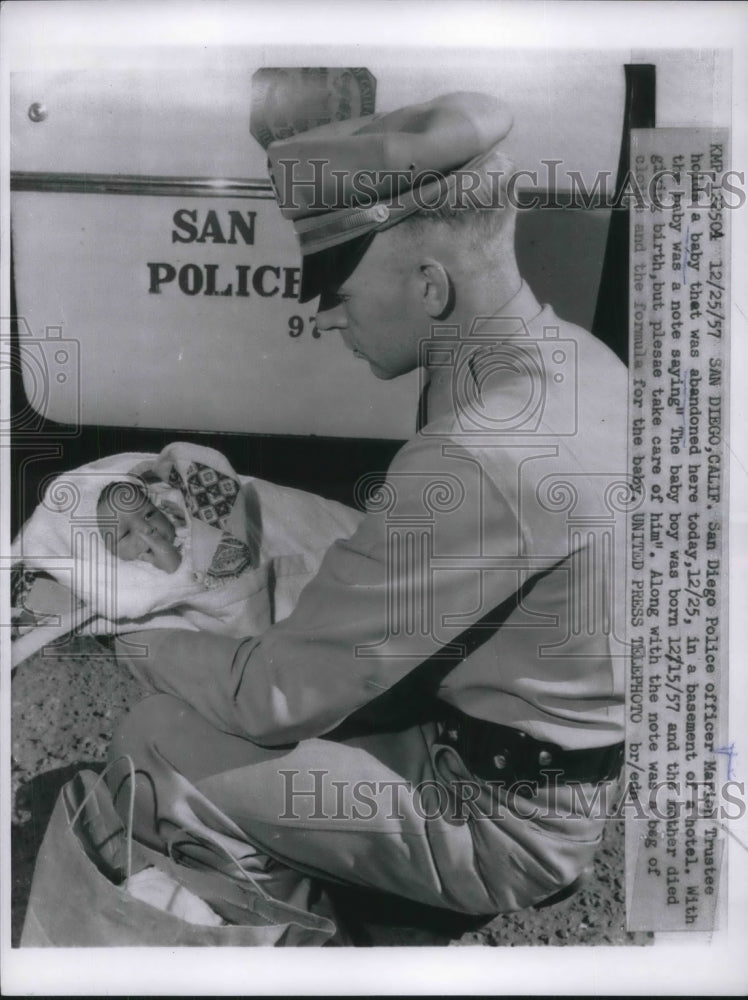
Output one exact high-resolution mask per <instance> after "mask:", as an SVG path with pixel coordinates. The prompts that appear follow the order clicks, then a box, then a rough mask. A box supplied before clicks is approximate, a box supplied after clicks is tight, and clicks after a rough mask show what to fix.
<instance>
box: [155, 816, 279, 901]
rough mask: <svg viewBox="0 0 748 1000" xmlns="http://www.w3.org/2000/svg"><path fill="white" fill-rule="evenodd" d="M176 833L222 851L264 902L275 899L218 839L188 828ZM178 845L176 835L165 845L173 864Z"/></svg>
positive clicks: (176, 862)
mask: <svg viewBox="0 0 748 1000" xmlns="http://www.w3.org/2000/svg"><path fill="white" fill-rule="evenodd" d="M178 833H183V834H185V835H186V836H188V837H191V838H192V839H191V840H188V841H185V843H194V842H197V843H198V844H199V843H200V842H204V843H205V844H207V845H208V846H209V847H211V848H214V849H215V850H216V851H218V852H223V854H225V855H226V857H227V858H228V860H229V861H230V862H231V863H232V864H233V866H234V867H235V868H236V870H237V871H238V872H239V874H240V875H241V878H242V881H243V882H249V884H250V885H251V886H252V887H253V888H254V889H255V890H256V891H257V892H258V893H259V894H260V896H262V898H263V899H264V900H265V901H266V902H274V901H275V900H274V899H273V897H272V896H271V895H270V894H269V893H268V892H266V891H265V889H263V887H262V886H261V885H260V883H259V882H258V881H257V879H256V878H255V877H254V876H253V875H252V874H251V872H248V871H247V870H246V868H242V865H241V862H240V861H239V859H238V858H237V857H236V855H235V854H233V852H232V851H230V850H229V849H228V847H226V845H225V844H222V843H221V842H220V841H217V840H213V839H212V838H210V837H206V836H204V835H203V834H201V835H200V836H196V835H194V834H191V833H190V832H189V831H188V830H184V829H182V830H179V831H178ZM178 846H179V842H178V841H177V840H176V837H171V838H170V839H169V841H168V842H167V845H166V849H167V852H168V855H169V858H170V860H171V861H173V862H174V864H179V862H178V861H177V859H176V858H175V857H174V853H173V852H174V848H175V847H178Z"/></svg>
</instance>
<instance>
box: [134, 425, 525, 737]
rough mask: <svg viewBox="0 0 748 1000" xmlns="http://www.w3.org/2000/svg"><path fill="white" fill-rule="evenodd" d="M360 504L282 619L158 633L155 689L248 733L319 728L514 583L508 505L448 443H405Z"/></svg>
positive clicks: (392, 679) (393, 679) (515, 548)
mask: <svg viewBox="0 0 748 1000" xmlns="http://www.w3.org/2000/svg"><path fill="white" fill-rule="evenodd" d="M368 507H369V513H368V514H367V516H366V517H365V518H364V519H363V521H362V523H361V525H360V527H359V529H358V530H357V531H356V533H355V534H354V535H353V536H352V537H351V538H350V539H346V540H341V541H338V542H336V543H335V544H333V546H332V547H331V548H330V550H329V551H328V552H327V554H326V556H325V558H324V560H323V562H322V565H321V568H320V570H319V573H318V574H317V576H316V577H315V578H314V579H313V580H312V581H311V582H310V583H309V584H308V585H307V587H306V588H305V590H304V591H303V592H302V594H301V597H300V599H299V602H298V604H297V606H296V609H295V610H294V612H293V613H292V614H291V615H290V616H289V617H288V618H287V619H285V620H284V621H283V622H281V623H279V624H278V625H275V626H273V627H271V628H270V629H268V630H267V631H266V632H265V633H263V634H262V635H261V636H259V637H256V638H252V639H247V640H243V641H242V640H235V639H227V638H226V637H219V636H211V635H206V634H197V635H196V634H195V633H190V634H185V635H178V634H177V635H174V634H172V638H170V640H169V641H166V640H164V641H162V642H160V644H159V647H158V648H157V649H154V655H155V657H156V660H157V661H158V670H157V676H156V677H154V678H153V681H154V683H155V684H156V685H157V686H158V687H159V689H161V690H164V691H168V692H169V693H173V694H176V695H178V696H179V697H181V698H182V699H184V700H185V701H187V702H189V703H190V704H191V705H193V707H194V708H196V709H197V710H198V711H200V712H201V713H202V714H203V715H205V716H206V717H207V718H208V719H209V720H210V721H211V722H213V724H214V725H217V726H218V727H219V728H221V729H222V730H224V731H227V732H232V733H236V734H240V735H244V736H246V737H248V738H250V739H252V740H254V741H255V742H258V743H263V744H266V745H277V744H283V743H288V742H292V741H296V740H299V739H303V738H307V737H311V736H319V735H322V734H324V733H326V732H328V731H330V730H331V729H334V728H335V727H336V726H337V725H338V724H339V723H340V722H342V721H343V720H344V719H345V718H346V717H347V716H349V715H350V714H351V713H352V712H354V711H355V710H357V709H358V708H360V707H362V706H363V705H365V704H366V703H367V702H369V701H371V700H372V699H374V698H376V697H377V696H379V695H380V694H382V693H383V692H384V691H386V690H387V689H389V688H390V687H392V685H393V684H395V683H397V681H399V680H400V679H402V678H403V677H405V675H406V674H408V673H409V672H410V671H411V670H413V669H414V668H415V667H416V666H418V664H419V663H421V662H423V661H424V660H426V659H427V658H428V657H430V656H431V655H432V654H433V653H434V652H436V651H437V650H438V649H440V648H441V647H442V646H443V645H444V644H445V643H447V642H449V641H450V640H451V639H453V638H454V637H455V636H457V635H459V634H460V632H462V631H463V630H464V629H466V628H467V627H468V626H469V625H471V624H472V623H473V622H474V621H476V620H477V619H478V618H480V617H482V616H483V615H485V614H486V613H487V612H488V611H490V610H491V609H492V608H493V607H495V606H496V605H497V604H499V603H500V602H501V601H503V600H505V599H506V598H507V597H509V596H511V594H513V593H514V592H515V591H516V590H517V588H518V586H519V584H520V583H521V578H520V576H519V571H518V570H517V569H516V567H515V568H507V567H506V564H505V563H506V557H507V556H513V557H516V556H517V555H518V553H519V552H520V551H521V548H522V541H521V538H520V529H519V523H518V520H517V517H516V515H515V513H514V512H513V510H512V509H511V507H510V505H509V503H508V502H507V501H506V499H505V498H504V496H502V494H501V492H500V491H499V490H498V489H497V487H496V485H495V484H494V483H493V482H492V481H491V480H490V479H488V478H487V477H486V476H485V474H484V472H483V470H482V468H481V466H480V465H479V463H478V462H477V461H476V460H475V458H474V457H472V456H471V455H470V454H469V453H468V452H467V451H465V450H464V449H462V448H460V447H459V446H458V445H455V444H450V445H446V444H445V443H444V441H443V439H436V440H433V441H431V440H428V439H422V438H416V439H414V440H413V441H411V442H409V443H408V444H407V445H405V446H404V448H403V449H402V450H401V451H400V452H399V453H398V455H397V457H396V459H395V461H394V462H393V464H392V466H391V467H390V469H389V471H388V473H387V478H386V480H385V482H384V483H383V484H382V486H381V487H380V488H379V489H374V490H373V491H372V492H371V495H370V496H369V501H368ZM497 557H498V558H497ZM502 559H503V560H504V564H501V565H496V563H497V562H498V563H501V560H502ZM492 561H493V562H492Z"/></svg>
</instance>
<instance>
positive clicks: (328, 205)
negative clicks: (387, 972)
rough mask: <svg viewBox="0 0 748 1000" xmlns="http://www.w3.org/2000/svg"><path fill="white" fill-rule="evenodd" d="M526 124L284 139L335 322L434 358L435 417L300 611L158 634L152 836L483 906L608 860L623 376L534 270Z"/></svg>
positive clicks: (286, 203)
mask: <svg viewBox="0 0 748 1000" xmlns="http://www.w3.org/2000/svg"><path fill="white" fill-rule="evenodd" d="M510 126H511V119H510V116H509V114H508V112H507V111H506V109H505V108H504V106H503V105H502V104H501V103H500V102H499V101H497V100H495V99H494V98H492V97H489V96H487V95H481V94H451V95H446V96H443V97H440V98H437V99H435V100H433V101H431V102H429V103H427V104H422V105H419V106H415V107H410V108H405V109H402V110H400V111H397V112H394V113H392V114H385V115H374V116H370V117H366V118H361V119H358V120H354V121H351V122H345V123H341V124H336V125H331V126H325V127H323V128H319V129H314V130H312V131H309V132H307V133H304V134H301V135H298V136H295V137H293V138H292V139H289V140H285V141H282V142H277V143H275V144H273V145H272V146H271V147H270V149H269V158H270V168H271V175H272V179H273V183H274V185H275V189H276V193H277V195H278V199H279V203H280V206H281V210H282V212H283V214H284V215H285V216H286V217H287V218H288V219H289V220H290V221H291V222H292V224H293V225H294V227H295V229H296V232H297V235H298V238H299V243H300V248H301V252H302V264H303V266H302V291H301V298H302V300H303V301H306V300H309V299H311V298H313V297H316V296H317V295H319V296H320V306H319V314H318V325H319V328H320V329H321V330H323V331H326V332H327V333H333V332H335V331H337V332H338V333H339V334H340V336H341V338H342V341H343V344H344V345H345V346H346V347H347V348H348V349H349V350H351V351H353V352H354V353H355V354H356V355H357V356H358V357H360V358H361V359H362V362H366V363H368V364H369V366H370V368H371V370H372V372H373V374H374V375H376V376H377V377H379V378H383V379H389V378H395V377H397V376H398V375H400V374H402V373H405V372H409V371H412V370H413V369H415V368H417V367H419V368H420V369H421V370H422V371H423V372H424V373H425V375H426V377H427V379H428V387H427V392H424V393H423V397H424V399H425V400H426V402H425V404H424V405H423V406H422V408H421V420H420V427H419V430H418V431H417V433H415V434H414V436H413V437H412V438H411V440H410V441H408V442H407V443H406V444H405V446H404V447H403V448H402V449H401V450H400V452H399V453H398V454H397V456H396V457H395V459H394V461H393V463H392V465H391V467H390V469H389V470H388V472H387V476H386V479H385V481H384V483H383V484H379V485H378V486H372V488H371V489H370V490H367V489H366V484H364V486H363V493H364V494H366V495H365V496H364V497H363V499H364V500H365V501H366V504H367V515H366V517H365V518H364V520H363V522H362V524H361V526H360V528H359V529H358V530H357V531H356V533H355V534H354V535H353V536H352V537H351V538H349V539H345V540H341V541H339V542H337V543H335V544H334V545H333V546H332V548H331V549H330V550H329V551H328V553H327V555H326V557H325V560H324V562H323V564H322V567H321V569H320V572H319V574H318V575H317V577H316V578H315V579H314V580H313V581H312V582H311V583H310V584H309V585H308V587H307V588H306V589H305V590H304V592H303V593H302V596H301V598H300V600H299V602H298V605H297V607H296V609H295V611H294V612H293V613H292V614H291V615H290V617H289V618H287V619H286V620H285V621H283V622H280V623H279V624H277V625H275V626H273V627H271V628H270V629H269V630H268V631H267V632H265V633H264V634H263V635H260V636H256V637H249V638H247V639H245V640H243V641H239V640H233V639H230V638H226V637H217V636H213V635H208V634H195V633H189V634H187V633H175V632H161V633H157V632H154V633H150V634H148V635H146V636H145V637H144V634H143V633H139V634H138V641H139V642H141V643H142V642H143V641H147V642H148V645H149V657H148V659H147V661H146V668H145V669H146V671H147V673H148V675H149V678H150V680H151V682H152V683H153V684H154V685H155V687H156V688H157V689H158V691H159V692H161V693H160V694H157V695H155V696H153V697H151V698H148V699H146V700H145V701H144V702H142V703H141V704H140V705H138V706H136V708H135V709H134V710H133V712H132V713H131V714H130V716H129V717H128V719H127V720H126V721H125V722H124V724H123V726H122V727H121V729H120V731H119V733H118V734H117V736H116V738H115V741H114V744H113V751H112V752H113V755H114V756H115V757H116V756H118V755H120V754H122V753H127V754H129V755H130V756H131V757H133V758H134V760H135V763H136V766H137V768H138V770H139V771H140V772H143V773H144V774H145V775H147V779H142V780H139V782H138V785H137V789H138V790H137V796H136V805H137V809H136V834H137V836H138V837H139V838H140V839H142V840H143V841H144V842H146V843H149V844H151V845H152V846H156V847H159V848H160V849H164V845H165V842H166V840H167V839H168V832H169V831H170V830H173V829H175V828H176V827H180V828H181V829H184V828H185V825H187V826H188V825H189V824H186V817H192V820H193V821H194V822H197V820H198V818H199V821H200V822H201V823H205V822H208V824H209V825H212V826H213V828H214V829H218V828H220V830H221V833H222V835H224V836H228V837H229V838H230V839H231V841H232V843H233V845H234V846H233V851H234V854H235V855H238V856H240V857H241V861H242V864H243V865H245V866H246V867H247V868H248V869H254V870H258V871H259V870H263V866H264V865H265V866H266V865H267V859H268V858H271V859H274V860H275V862H276V863H281V864H284V865H288V866H289V867H290V868H292V869H295V870H298V871H301V872H305V873H307V874H310V875H321V876H324V877H325V878H331V879H333V880H339V881H341V882H343V883H353V884H358V885H363V886H369V887H375V888H378V889H381V890H385V891H388V892H392V893H396V894H400V895H402V896H405V897H408V898H410V899H414V900H418V901H421V902H424V903H428V904H432V905H435V906H441V907H445V908H448V909H453V910H456V911H462V912H465V913H474V914H494V913H498V912H504V911H509V910H514V909H518V908H522V907H525V906H529V905H532V904H535V903H538V902H539V901H541V900H543V899H545V898H547V897H549V896H551V895H553V894H554V893H556V892H558V891H559V890H560V889H563V888H564V887H565V886H568V885H570V884H571V883H572V882H573V881H574V880H575V879H576V877H577V876H578V875H579V873H580V871H582V869H583V868H584V867H585V866H586V865H587V864H588V863H589V862H590V860H591V858H592V855H593V853H594V851H595V848H596V846H597V845H598V844H599V842H600V838H601V836H602V831H603V824H604V818H605V810H604V802H605V797H604V795H601V792H606V791H608V790H610V789H611V788H613V787H614V785H615V780H616V777H617V775H618V772H619V769H620V762H621V754H622V743H621V741H622V733H623V720H622V715H623V713H622V702H623V663H624V657H623V650H624V647H623V644H622V643H621V641H620V631H621V625H622V621H621V614H620V611H621V600H620V598H621V581H622V566H623V563H622V561H621V556H622V550H621V541H622V538H623V532H622V525H621V517H622V514H623V511H624V509H625V497H624V494H625V474H624V473H625V468H626V446H625V407H624V405H623V404H624V400H625V398H626V377H625V370H624V368H623V366H622V365H621V364H620V362H619V361H618V360H617V359H616V358H615V356H614V355H613V354H612V352H611V351H609V350H608V348H607V347H605V346H604V345H603V344H602V343H601V342H599V341H598V340H596V339H595V338H594V337H592V336H591V334H589V333H587V332H586V331H584V330H581V329H580V328H578V327H576V326H572V325H571V324H569V323H566V322H565V321H563V320H562V319H560V318H559V317H557V316H556V315H555V314H554V313H553V311H552V310H551V308H550V307H548V306H542V307H541V306H540V305H539V304H538V303H537V302H536V300H535V298H534V297H533V294H532V292H531V290H530V289H529V288H528V286H527V285H526V284H525V283H524V282H523V280H522V278H521V276H520V273H519V270H518V267H517V263H516V259H515V254H514V223H515V215H516V212H515V208H514V207H513V205H512V203H511V202H512V197H511V194H512V190H513V181H512V176H511V164H510V163H509V162H508V160H507V159H506V158H505V156H504V155H503V154H502V149H501V141H502V139H503V138H504V136H505V135H506V133H507V132H508V130H509V128H510ZM140 670H141V673H142V671H143V667H142V665H141V667H140ZM177 778H178V780H177ZM128 781H129V779H128V778H127V776H126V775H125V774H124V772H121V773H120V774H119V775H118V777H117V780H116V782H115V787H116V789H117V791H118V793H120V795H119V799H120V801H123V800H124V798H126V797H125V796H123V795H121V793H122V791H123V789H126V788H127V785H128ZM585 804H586V805H585ZM206 816H208V817H213V818H212V819H209V820H207V821H206V819H205V817H206ZM216 817H222V818H221V819H220V820H219V819H216Z"/></svg>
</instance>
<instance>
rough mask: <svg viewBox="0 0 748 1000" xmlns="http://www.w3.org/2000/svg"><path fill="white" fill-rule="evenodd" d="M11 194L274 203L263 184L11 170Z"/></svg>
mask: <svg viewBox="0 0 748 1000" xmlns="http://www.w3.org/2000/svg"><path fill="white" fill-rule="evenodd" d="M10 189H11V191H45V192H54V193H58V194H145V195H160V196H166V197H178V198H259V199H261V200H263V201H264V200H267V201H275V195H274V194H273V189H272V187H271V185H270V181H269V180H267V181H265V180H242V179H238V178H217V177H152V176H148V175H139V174H75V173H50V172H36V171H30V170H14V171H12V172H11V175H10Z"/></svg>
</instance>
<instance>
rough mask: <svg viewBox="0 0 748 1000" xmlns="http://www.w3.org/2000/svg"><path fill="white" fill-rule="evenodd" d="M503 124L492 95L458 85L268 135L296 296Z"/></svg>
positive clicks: (502, 130)
mask: <svg viewBox="0 0 748 1000" xmlns="http://www.w3.org/2000/svg"><path fill="white" fill-rule="evenodd" d="M511 125H512V119H511V115H510V114H509V112H508V110H507V109H506V107H505V106H504V105H503V104H502V103H501V102H500V101H499V100H497V99H496V98H494V97H491V96H489V95H488V94H474V93H457V94H446V95H444V96H442V97H437V98H436V99H435V100H433V101H428V102H427V103H425V104H416V105H411V106H410V107H407V108H401V109H400V110H399V111H393V112H391V113H389V114H377V115H366V116H364V117H362V118H354V119H351V120H349V121H345V122H335V123H333V124H331V125H323V126H322V127H320V128H315V129H310V130H309V131H308V132H302V133H300V134H299V135H295V136H293V137H292V138H290V139H283V140H279V141H277V142H273V143H271V144H270V146H269V147H268V158H269V169H270V178H271V180H272V182H273V186H274V188H275V193H276V196H277V198H278V202H279V204H280V208H281V212H282V214H283V215H284V216H285V218H287V219H290V220H292V221H293V224H294V227H295V229H296V234H297V236H298V239H299V243H300V247H301V254H302V275H301V294H300V296H299V298H300V301H301V302H308V301H309V299H312V298H314V297H315V296H316V295H318V294H319V293H320V292H321V291H322V290H323V289H324V288H325V287H328V286H331V287H332V286H336V285H339V284H340V283H342V281H344V280H345V278H346V277H347V276H348V275H349V274H350V273H351V272H352V271H353V269H354V268H355V267H356V265H357V264H358V262H359V260H360V259H361V257H362V256H363V254H364V253H365V252H366V248H367V247H368V245H369V243H370V242H371V240H372V239H373V238H374V235H375V234H376V233H377V232H381V231H382V230H384V229H388V228H389V227H390V226H394V225H396V224H397V223H398V222H400V221H402V219H404V218H407V217H408V216H409V215H411V214H412V213H413V212H416V211H418V210H419V209H421V208H423V207H424V206H429V205H433V204H435V203H436V202H437V201H438V199H439V197H440V193H441V192H443V190H444V185H449V184H450V181H451V179H452V178H453V177H454V172H455V171H458V170H463V169H464V170H468V169H470V167H471V166H472V165H474V164H477V163H478V162H479V161H480V159H481V158H482V157H483V156H484V154H485V153H486V152H488V151H489V150H490V149H492V148H493V147H494V146H495V145H496V143H498V142H499V141H500V140H501V139H503V138H504V136H505V135H506V134H507V132H508V131H509V129H510V128H511Z"/></svg>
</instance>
